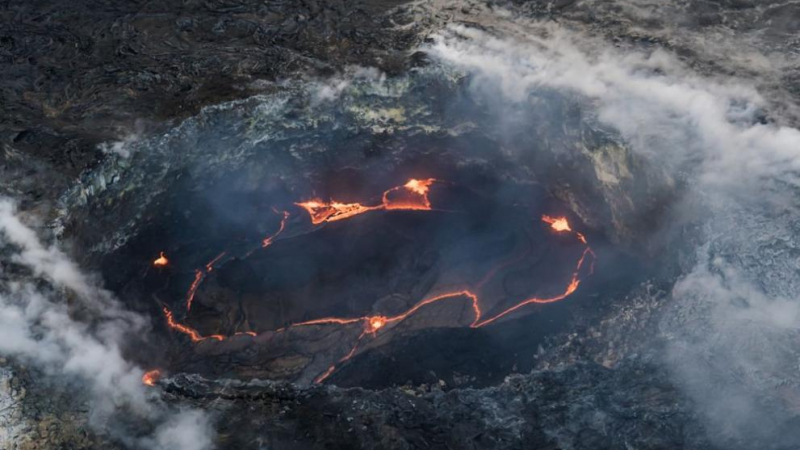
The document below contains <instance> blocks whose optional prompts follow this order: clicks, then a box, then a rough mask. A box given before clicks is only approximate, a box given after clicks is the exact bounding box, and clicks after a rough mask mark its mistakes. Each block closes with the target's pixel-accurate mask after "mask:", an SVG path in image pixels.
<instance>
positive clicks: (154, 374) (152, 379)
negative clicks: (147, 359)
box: [142, 370, 161, 386]
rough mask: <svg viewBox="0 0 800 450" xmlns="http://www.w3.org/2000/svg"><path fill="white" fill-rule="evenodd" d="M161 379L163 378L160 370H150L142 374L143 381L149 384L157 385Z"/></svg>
mask: <svg viewBox="0 0 800 450" xmlns="http://www.w3.org/2000/svg"><path fill="white" fill-rule="evenodd" d="M159 379H161V371H160V370H150V371H147V372H145V373H144V375H142V383H144V384H145V385H147V386H155V385H156V383H157V382H158V380H159Z"/></svg>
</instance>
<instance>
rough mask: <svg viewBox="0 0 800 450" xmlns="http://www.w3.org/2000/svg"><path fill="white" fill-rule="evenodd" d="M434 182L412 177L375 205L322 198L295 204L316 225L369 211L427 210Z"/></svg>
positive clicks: (385, 193)
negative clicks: (323, 199)
mask: <svg viewBox="0 0 800 450" xmlns="http://www.w3.org/2000/svg"><path fill="white" fill-rule="evenodd" d="M434 182H436V180H435V179H433V178H428V179H424V180H417V179H413V178H412V179H411V180H408V182H407V183H406V184H404V185H403V186H397V187H393V188H391V189H389V190H387V191H385V192H384V193H383V196H382V197H381V204H379V205H374V206H368V205H362V204H361V203H341V202H337V201H335V200H331V201H329V202H325V201H322V200H321V199H313V200H308V201H305V202H300V203H295V204H296V205H297V206H299V207H301V208H303V209H305V210H306V212H308V215H309V216H310V217H311V223H313V224H314V225H319V224H322V223H324V222H335V221H337V220H344V219H349V218H350V217H353V216H357V215H359V214H363V213H365V212H369V211H379V210H418V211H427V210H430V209H431V202H430V199H428V191H429V190H430V187H431V185H432V184H433V183H434Z"/></svg>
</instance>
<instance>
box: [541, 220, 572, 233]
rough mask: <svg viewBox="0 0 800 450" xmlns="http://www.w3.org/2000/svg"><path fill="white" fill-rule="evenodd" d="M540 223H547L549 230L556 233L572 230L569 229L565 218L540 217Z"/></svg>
mask: <svg viewBox="0 0 800 450" xmlns="http://www.w3.org/2000/svg"><path fill="white" fill-rule="evenodd" d="M542 222H544V223H549V224H550V228H552V229H554V230H556V231H558V232H562V231H572V228H570V227H569V222H567V218H566V217H550V216H542Z"/></svg>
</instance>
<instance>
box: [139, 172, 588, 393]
mask: <svg viewBox="0 0 800 450" xmlns="http://www.w3.org/2000/svg"><path fill="white" fill-rule="evenodd" d="M435 182H436V180H434V179H424V180H416V179H412V180H409V181H408V182H407V183H406V184H404V185H403V186H398V187H394V188H392V189H389V190H387V191H385V192H384V193H383V195H382V200H381V203H380V204H378V205H374V206H365V205H362V204H360V203H340V202H336V201H333V200H331V201H329V202H323V201H322V200H319V199H315V200H309V201H306V202H301V203H296V204H297V205H298V206H300V207H301V208H303V209H304V210H305V211H306V212H307V213H308V214H309V216H310V218H311V222H312V223H313V224H314V225H321V224H323V223H325V222H334V221H338V220H344V219H347V218H351V217H354V216H356V215H359V214H363V213H366V212H370V211H378V210H419V211H429V210H431V209H432V207H431V203H430V200H429V198H428V194H429V190H430V187H431V186H432V185H433V184H434V183H435ZM275 212H276V213H278V214H280V215H281V216H282V219H281V222H280V226H279V228H278V230H277V231H276V232H275V233H274V234H273V235H271V236H269V237H267V238H265V239H264V240H263V241H262V243H261V244H262V245H261V246H262V247H268V246H269V245H271V244H272V243H273V242H274V240H275V239H276V238H277V237H278V236H279V235H280V234H281V233H282V232H283V231H284V229H285V227H286V221H287V220H288V218H289V213H288V212H279V211H275ZM542 222H544V223H547V224H549V225H550V228H551V229H552V230H553V231H554V232H556V233H571V234H573V235H574V236H575V238H576V239H577V240H578V241H580V242H581V243H583V244H585V245H586V248H585V249H584V250H583V253H582V254H581V257H580V259H579V260H578V262H577V265H576V267H575V270H574V272H573V273H572V277H571V278H570V282H569V284H568V285H567V286H566V287H565V288H564V291H563V292H561V293H560V294H557V295H554V296H552V297H544V298H539V297H531V298H527V299H523V300H521V301H518V302H516V303H515V304H514V305H512V306H510V307H508V308H506V309H504V310H502V311H500V312H498V313H496V314H494V315H492V316H490V317H485V316H484V314H485V312H484V311H483V310H482V309H481V302H480V298H479V296H478V294H477V293H476V292H473V291H471V290H463V289H462V290H458V291H453V292H447V293H443V294H439V295H436V296H433V297H429V298H426V299H423V300H422V301H420V302H419V303H417V304H416V305H414V306H413V307H411V308H409V309H408V310H407V311H405V312H403V313H401V314H398V315H396V316H381V315H371V316H363V317H354V318H342V317H324V318H320V319H314V320H308V321H305V322H298V323H294V324H290V325H288V326H287V327H284V328H280V329H277V330H275V332H276V333H280V332H283V331H285V330H287V329H289V328H295V327H304V326H320V325H334V326H349V325H351V324H356V323H359V324H361V326H362V332H361V334H360V335H359V336H358V338H357V339H356V342H355V344H354V345H353V347H352V348H351V349H350V351H349V352H348V353H347V354H346V355H344V356H343V357H341V358H339V360H338V361H337V363H336V364H333V365H331V366H330V367H328V368H327V369H326V370H325V371H324V372H323V373H322V374H320V375H319V376H317V377H316V378H315V379H314V381H315V382H316V383H321V382H322V381H324V380H325V379H327V378H328V377H329V376H330V375H331V374H333V373H334V372H335V370H336V367H337V364H340V363H342V362H345V361H347V360H349V359H350V358H352V357H353V356H354V355H355V353H356V351H357V350H358V348H359V345H360V344H361V341H362V340H363V339H364V338H365V337H367V336H374V335H376V334H377V333H378V332H380V331H381V330H386V329H387V328H390V327H391V325H393V324H397V323H400V322H402V321H403V320H405V319H407V318H408V317H410V316H412V315H414V313H416V312H417V311H419V310H420V309H422V308H424V307H426V306H428V305H431V304H434V303H438V302H441V301H445V300H450V299H458V298H463V299H465V300H467V301H468V302H469V303H470V306H471V308H472V311H473V320H472V322H471V323H470V325H469V326H470V328H480V327H483V326H486V325H489V324H491V323H493V322H495V321H497V320H499V319H501V318H503V317H506V316H508V315H509V314H512V313H513V312H515V311H517V310H519V309H521V308H524V307H525V306H527V305H532V304H547V303H554V302H557V301H560V300H563V299H565V298H567V297H569V296H570V295H571V294H572V293H574V292H575V291H576V290H577V289H578V286H579V285H580V282H581V281H580V274H581V271H582V269H583V267H584V265H585V264H586V262H587V260H589V259H590V260H591V265H590V268H589V273H590V274H591V272H592V271H593V266H594V259H595V254H594V252H593V251H592V249H591V247H589V246H588V243H587V241H586V238H585V237H584V235H583V234H581V233H578V232H576V231H573V230H572V228H571V227H570V224H569V222H568V221H567V219H566V218H565V217H550V216H547V215H545V216H542ZM248 255H249V253H248ZM224 256H225V253H224V252H223V253H222V254H220V255H219V256H217V257H216V258H214V259H213V260H212V261H211V262H209V263H208V264H207V265H206V266H205V267H204V268H203V269H199V270H197V271H196V272H195V279H194V282H193V283H192V284H191V286H190V288H189V292H188V293H187V299H186V309H187V311H188V310H189V309H191V306H192V299H193V298H194V294H195V292H196V291H197V288H198V287H199V285H200V283H201V282H202V280H203V278H204V277H205V276H206V275H207V274H208V273H210V272H211V271H212V270H213V269H214V266H215V264H218V263H219V262H220V260H221V259H222V258H223V257H224ZM162 257H163V256H162ZM496 273H497V268H495V269H493V270H491V271H490V272H489V273H488V274H487V275H486V276H485V277H484V278H483V279H482V280H481V281H480V282H479V283H478V284H477V285H476V286H475V289H480V288H481V287H482V286H483V284H484V283H486V282H487V281H488V280H489V279H490V278H491V277H493V276H494V275H495V274H496ZM164 316H165V318H166V320H167V325H168V326H169V328H171V329H172V330H174V331H178V332H180V333H183V334H185V335H187V336H189V338H190V339H191V340H192V342H201V341H205V340H209V339H210V340H217V341H222V340H225V339H227V337H226V336H223V335H219V334H214V335H210V336H202V335H201V334H200V333H199V332H198V331H197V330H195V329H193V328H191V327H189V326H187V325H183V324H181V323H178V322H176V321H175V319H174V315H173V313H172V311H170V310H169V309H168V308H167V307H164ZM244 334H246V335H250V336H255V335H256V333H253V332H250V331H248V332H244V333H236V335H244ZM148 373H150V372H148ZM143 381H144V382H145V384H148V385H152V384H155V381H153V380H149V379H145V380H143Z"/></svg>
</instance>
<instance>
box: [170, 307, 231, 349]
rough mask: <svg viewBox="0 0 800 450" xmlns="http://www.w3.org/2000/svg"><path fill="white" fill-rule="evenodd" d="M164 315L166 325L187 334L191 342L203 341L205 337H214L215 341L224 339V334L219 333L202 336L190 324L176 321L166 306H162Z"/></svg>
mask: <svg viewBox="0 0 800 450" xmlns="http://www.w3.org/2000/svg"><path fill="white" fill-rule="evenodd" d="M164 317H165V318H166V319H167V326H168V327H170V328H171V329H173V330H175V331H177V332H180V333H183V334H185V335H187V336H189V339H191V340H192V342H201V341H205V340H206V339H214V340H217V341H224V340H225V338H226V337H225V336H223V335H221V334H212V335H210V336H203V335H201V334H200V332H198V331H197V330H195V329H194V328H192V327H190V326H187V325H184V324H182V323H178V322H176V321H175V317H173V315H172V311H170V310H169V309H168V308H167V307H166V306H165V307H164Z"/></svg>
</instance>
